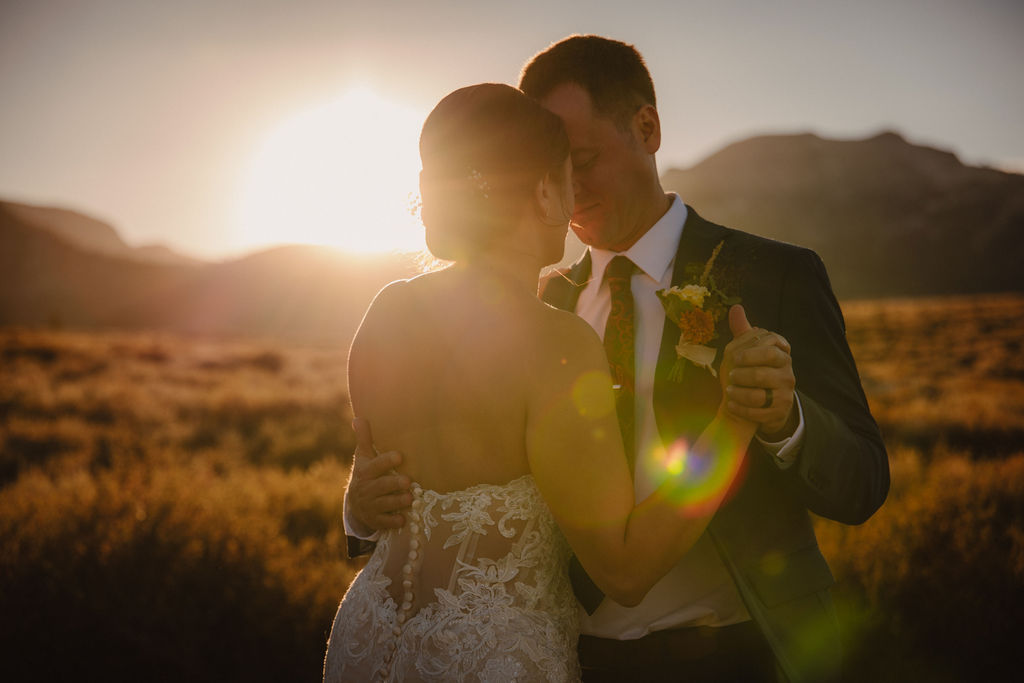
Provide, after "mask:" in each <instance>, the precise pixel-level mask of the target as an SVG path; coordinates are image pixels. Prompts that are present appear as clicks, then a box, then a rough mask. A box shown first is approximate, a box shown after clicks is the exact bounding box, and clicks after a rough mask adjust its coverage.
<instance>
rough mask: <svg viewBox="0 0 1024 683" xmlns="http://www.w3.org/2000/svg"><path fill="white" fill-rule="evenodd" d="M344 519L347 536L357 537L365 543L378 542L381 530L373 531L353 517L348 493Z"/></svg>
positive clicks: (344, 506)
mask: <svg viewBox="0 0 1024 683" xmlns="http://www.w3.org/2000/svg"><path fill="white" fill-rule="evenodd" d="M342 509H343V512H342V515H341V516H342V519H343V520H344V522H345V534H346V535H347V536H355V537H356V538H358V539H360V540H363V541H374V542H376V541H377V540H378V539H379V537H380V530H379V529H378V530H376V531H375V530H373V529H371V528H370V527H368V526H366V525H365V524H361V523H360V522H359V520H357V519H356V518H355V517H354V516H353V515H352V510H351V508H350V507H349V504H348V493H347V492H346V494H345V502H344V504H343V505H342Z"/></svg>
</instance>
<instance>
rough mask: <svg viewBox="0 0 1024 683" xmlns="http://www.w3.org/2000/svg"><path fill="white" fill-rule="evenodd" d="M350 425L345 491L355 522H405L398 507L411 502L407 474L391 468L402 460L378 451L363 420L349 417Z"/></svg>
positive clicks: (376, 525) (375, 525) (382, 525)
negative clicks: (353, 435) (352, 446)
mask: <svg viewBox="0 0 1024 683" xmlns="http://www.w3.org/2000/svg"><path fill="white" fill-rule="evenodd" d="M352 429H353V430H354V431H355V433H356V451H355V453H354V454H353V456H352V476H351V477H350V478H349V481H348V489H347V490H346V492H345V498H346V504H347V506H348V508H349V511H350V513H351V515H352V517H354V518H355V520H356V521H357V522H359V523H360V524H363V525H365V526H366V527H368V528H370V529H373V530H380V529H397V528H399V527H401V526H402V525H403V524H405V516H404V515H402V510H404V509H406V508H408V507H409V506H410V505H412V494H411V493H409V485H410V481H409V477H407V476H405V475H402V474H398V473H397V472H395V468H396V467H398V466H399V465H401V464H402V454H401V453H399V452H398V451H387V452H385V453H379V454H378V453H377V449H376V448H374V447H373V434H372V433H371V432H370V423H369V422H367V421H366V420H364V419H362V418H356V419H354V420H352Z"/></svg>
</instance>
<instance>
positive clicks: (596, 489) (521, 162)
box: [324, 84, 755, 682]
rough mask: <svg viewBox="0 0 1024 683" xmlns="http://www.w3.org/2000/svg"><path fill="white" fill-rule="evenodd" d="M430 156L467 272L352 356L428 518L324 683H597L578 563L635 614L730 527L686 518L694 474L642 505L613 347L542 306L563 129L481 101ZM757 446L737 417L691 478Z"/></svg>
mask: <svg viewBox="0 0 1024 683" xmlns="http://www.w3.org/2000/svg"><path fill="white" fill-rule="evenodd" d="M420 155H421V158H422V163H423V170H422V173H421V176H420V189H421V196H422V201H423V205H422V209H421V212H422V213H421V215H422V219H423V224H424V226H425V227H426V230H427V233H426V236H427V245H428V247H429V248H430V251H431V252H432V253H433V254H434V256H436V257H437V258H439V259H444V260H449V261H452V262H453V265H452V266H450V267H448V268H446V269H444V270H440V271H436V272H431V273H427V274H425V275H421V276H419V277H416V278H414V279H412V280H408V281H400V282H395V283H392V284H391V285H388V286H387V287H385V288H384V289H383V290H382V291H381V292H380V293H379V294H378V295H377V297H376V299H375V300H374V301H373V304H372V305H371V306H370V308H369V310H368V311H367V313H366V316H365V318H364V319H363V322H362V324H361V326H360V328H359V331H358V333H357V335H356V337H355V340H354V341H353V343H352V349H351V354H350V356H349V391H350V395H351V400H352V407H353V413H354V414H355V415H356V416H358V417H360V418H366V419H368V420H369V421H370V422H371V423H372V424H373V426H374V432H375V436H376V439H377V440H378V444H379V445H381V446H382V447H385V448H386V449H387V450H401V451H403V452H404V453H406V454H407V456H406V458H405V461H404V463H403V465H402V471H403V474H406V475H408V476H409V477H410V479H411V480H412V481H413V482H415V483H414V485H413V487H412V489H413V503H412V508H411V511H410V513H409V514H408V515H407V518H408V520H409V521H408V523H407V524H406V525H405V527H403V528H401V529H392V530H387V531H385V532H383V533H382V534H381V536H380V538H379V539H378V544H377V547H376V549H375V551H374V553H373V555H372V557H371V558H370V560H369V562H368V564H367V565H366V567H365V569H364V570H363V571H362V572H361V573H360V574H359V576H358V577H357V578H356V580H355V581H354V582H353V583H352V586H351V587H350V588H349V590H348V592H347V593H346V594H345V597H344V599H343V601H342V603H341V606H340V607H339V609H338V612H337V616H336V617H335V621H334V626H333V628H332V630H331V635H330V640H329V643H328V648H327V656H326V661H325V665H324V680H325V681H331V682H334V681H343V680H352V681H364V680H381V681H411V680H443V681H455V680H474V681H475V680H480V681H491V680H494V681H511V680H529V681H534V680H544V681H567V680H578V678H579V667H578V664H577V659H576V640H577V636H578V633H577V623H576V620H577V604H576V600H575V598H574V597H573V592H572V588H571V586H570V582H569V578H568V569H567V568H568V564H569V558H570V555H571V554H572V553H575V555H576V557H577V558H578V559H579V561H580V563H581V564H582V566H583V568H584V569H585V570H586V572H587V573H588V574H589V576H590V577H591V579H592V580H593V581H594V582H595V583H596V584H597V586H598V587H599V588H601V589H602V590H603V591H604V593H605V594H606V595H607V596H608V597H609V598H611V599H613V600H615V601H617V602H620V603H622V604H624V605H634V604H636V603H638V602H639V601H640V600H641V598H642V597H643V596H644V594H645V593H646V592H647V591H648V590H649V589H650V587H651V586H652V585H653V584H654V583H655V582H656V581H657V580H658V579H659V578H660V577H661V576H662V575H663V574H664V573H665V572H666V571H667V570H668V569H669V568H670V567H671V566H672V565H673V564H674V563H675V562H676V561H677V560H678V559H679V557H680V556H682V555H683V554H684V553H685V552H686V550H687V549H688V548H689V547H690V546H691V545H692V544H693V543H694V542H695V541H696V540H697V538H698V537H699V536H700V535H701V533H702V532H703V530H704V527H705V526H706V524H707V522H708V521H709V520H710V516H711V514H712V513H713V512H714V506H713V505H709V506H707V507H705V508H703V509H702V510H701V511H700V512H694V511H692V510H690V509H688V508H687V507H686V506H684V505H683V504H682V503H680V502H679V501H680V500H682V499H684V498H685V497H686V496H685V493H686V491H687V487H689V486H692V485H694V482H693V481H692V480H690V479H689V478H688V477H687V476H686V472H684V473H683V474H682V475H679V476H677V477H670V478H669V479H668V480H667V481H666V482H665V483H664V484H663V485H662V486H661V488H659V489H658V490H657V491H656V492H655V493H654V494H652V495H651V496H650V497H649V498H647V499H646V500H644V501H642V502H640V503H638V504H637V503H635V501H634V497H633V484H632V481H631V478H630V473H629V471H628V469H627V465H626V459H625V457H624V455H623V448H622V441H621V438H620V435H619V427H618V424H617V422H616V417H615V415H616V413H615V407H614V395H613V388H612V384H611V379H610V376H609V372H608V361H607V360H606V357H605V354H604V350H603V348H602V345H601V342H600V340H599V339H598V337H597V335H596V334H595V333H594V331H593V330H592V329H591V328H590V327H589V326H588V325H587V323H585V322H584V321H583V320H582V319H580V318H578V317H576V316H575V315H573V314H571V313H567V312H564V311H560V310H556V309H554V308H551V307H549V306H547V305H546V304H544V303H542V302H541V301H540V300H539V299H538V298H537V282H538V274H539V271H540V269H541V267H543V266H544V265H546V264H550V263H554V262H556V261H558V260H559V259H560V258H561V256H562V250H563V244H564V239H565V235H566V230H567V227H568V222H569V217H570V216H571V214H572V210H573V187H572V167H571V163H570V160H569V144H568V140H567V138H566V134H565V131H564V128H563V126H562V123H561V121H560V119H559V118H558V117H557V116H555V115H554V114H552V113H550V112H548V111H547V110H545V109H544V108H543V107H541V106H540V105H539V104H537V103H535V102H534V101H533V100H531V99H530V98H528V97H527V96H525V95H524V94H522V93H521V92H520V91H519V90H516V89H515V88H512V87H510V86H505V85H497V84H482V85H475V86H470V87H467V88H462V89H460V90H456V91H455V92H453V93H451V94H450V95H448V96H447V97H445V98H444V99H443V100H441V102H440V103H439V104H438V105H437V107H435V108H434V110H433V111H432V112H431V114H430V115H429V116H428V118H427V120H426V122H425V124H424V126H423V131H422V135H421V138H420ZM740 341H741V340H734V341H733V342H732V343H731V344H730V345H729V347H727V348H726V355H725V358H724V364H725V365H728V364H730V363H731V358H732V354H733V353H734V352H735V350H736V349H737V348H738V344H739V343H740ZM727 374H728V372H727V369H726V370H724V371H723V372H722V373H721V375H720V376H722V377H725V376H727ZM723 394H724V391H723ZM754 429H755V425H754V424H752V423H747V422H744V421H741V420H739V419H737V418H734V417H732V416H730V415H728V414H727V413H726V412H725V409H724V407H723V408H721V409H720V410H719V414H718V417H717V418H716V419H715V420H714V421H713V422H712V423H711V424H710V425H709V426H708V428H707V430H706V431H705V432H704V434H703V435H702V436H701V438H700V440H698V442H697V443H696V444H694V445H693V447H692V448H691V452H690V455H689V457H690V458H691V459H693V460H691V461H690V462H696V466H697V469H699V465H700V461H701V460H702V459H703V460H706V461H707V460H710V459H713V458H714V457H715V454H716V453H717V452H720V451H721V450H723V449H739V450H741V451H742V450H743V449H745V447H746V445H747V443H748V441H749V440H750V438H751V437H752V435H753V433H754ZM686 470H687V472H688V471H690V470H691V466H690V464H689V462H688V465H687V468H686Z"/></svg>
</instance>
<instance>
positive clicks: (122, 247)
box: [0, 202, 200, 265]
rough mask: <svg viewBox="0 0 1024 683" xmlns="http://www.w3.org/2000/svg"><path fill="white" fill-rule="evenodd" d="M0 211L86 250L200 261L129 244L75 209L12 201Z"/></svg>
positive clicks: (150, 259) (0, 204)
mask: <svg viewBox="0 0 1024 683" xmlns="http://www.w3.org/2000/svg"><path fill="white" fill-rule="evenodd" d="M0 210H4V211H6V212H7V213H8V215H10V216H11V217H13V218H14V219H15V220H17V221H18V222H20V223H22V224H24V225H30V226H33V227H36V228H41V229H43V230H46V231H48V232H51V233H53V234H54V235H56V236H57V237H60V238H61V239H63V240H64V241H66V242H69V243H71V244H74V245H76V246H78V247H81V248H83V249H85V250H87V251H95V252H98V253H101V254H107V255H109V256H120V257H122V258H127V259H131V260H133V261H143V262H146V263H173V264H180V265H184V264H198V263H200V261H199V260H197V259H194V258H191V257H188V256H185V255H183V254H179V253H178V252H176V251H174V250H172V249H170V248H168V247H166V246H163V245H158V244H154V245H146V246H142V247H132V246H129V245H128V244H127V243H126V242H125V241H124V240H123V239H121V236H120V235H119V234H117V231H116V230H115V229H114V228H113V227H112V226H111V225H109V224H108V223H104V222H103V221H99V220H96V219H95V218H92V217H90V216H86V215H84V214H81V213H78V212H77V211H70V210H68V209H59V208H53V207H49V206H34V205H31V204H16V203H14V202H0Z"/></svg>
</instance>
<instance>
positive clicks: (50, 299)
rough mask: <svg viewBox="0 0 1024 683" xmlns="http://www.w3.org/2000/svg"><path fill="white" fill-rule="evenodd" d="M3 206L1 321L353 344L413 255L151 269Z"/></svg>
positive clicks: (304, 254)
mask: <svg viewBox="0 0 1024 683" xmlns="http://www.w3.org/2000/svg"><path fill="white" fill-rule="evenodd" d="M15 214H16V212H14V214H12V212H11V211H10V210H9V208H8V205H0V324H20V325H55V326H68V327H75V328H120V329H138V328H151V329H159V330H168V331H172V332H177V333H181V334H189V335H211V336H217V337H232V336H235V337H273V338H279V339H288V340H293V341H302V342H310V343H329V344H347V343H348V341H349V339H350V338H351V335H352V333H353V331H354V330H355V328H356V326H357V325H358V323H359V320H360V319H361V317H362V314H363V312H364V310H365V309H366V306H367V304H369V302H370V300H371V299H372V297H373V295H374V294H375V293H376V292H377V291H378V290H379V289H380V288H381V287H382V286H383V285H385V284H387V283H388V282H390V281H392V280H396V279H399V278H402V277H408V276H409V275H411V274H413V273H415V272H416V266H415V264H414V263H413V262H412V260H411V258H409V257H398V256H382V257H375V258H363V257H356V256H349V255H346V254H343V253H341V252H338V251H335V250H331V249H326V248H320V247H300V246H293V247H281V248H277V249H272V250H269V251H265V252H260V253H257V254H253V255H251V256H247V257H244V258H240V259H237V260H234V261H229V262H226V263H209V264H198V265H196V264H187V265H183V264H171V263H145V262H141V261H138V260H135V259H131V258H124V257H119V256H111V255H109V254H104V253H100V252H98V251H90V250H87V249H84V248H83V247H82V246H81V245H80V244H72V243H71V242H70V241H68V240H65V239H62V238H61V237H58V236H57V234H56V232H55V231H51V230H47V229H40V228H39V227H37V226H36V225H34V224H28V223H26V222H24V221H23V220H21V219H20V218H19V217H18V216H17V215H15Z"/></svg>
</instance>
